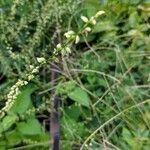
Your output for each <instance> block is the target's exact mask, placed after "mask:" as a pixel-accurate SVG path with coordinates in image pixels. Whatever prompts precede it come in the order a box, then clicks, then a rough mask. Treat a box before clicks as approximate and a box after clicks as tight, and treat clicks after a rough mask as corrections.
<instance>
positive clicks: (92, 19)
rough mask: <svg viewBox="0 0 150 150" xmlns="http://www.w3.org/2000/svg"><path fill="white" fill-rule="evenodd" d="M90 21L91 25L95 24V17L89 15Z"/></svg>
mask: <svg viewBox="0 0 150 150" xmlns="http://www.w3.org/2000/svg"><path fill="white" fill-rule="evenodd" d="M90 22H91V23H92V24H93V25H95V24H96V20H95V18H94V17H91V19H90Z"/></svg>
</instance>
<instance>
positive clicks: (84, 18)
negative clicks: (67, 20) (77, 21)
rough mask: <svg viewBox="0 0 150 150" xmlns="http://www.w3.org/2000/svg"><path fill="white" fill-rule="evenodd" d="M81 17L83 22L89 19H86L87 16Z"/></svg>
mask: <svg viewBox="0 0 150 150" xmlns="http://www.w3.org/2000/svg"><path fill="white" fill-rule="evenodd" d="M81 19H82V20H83V21H84V22H88V21H89V19H88V18H87V17H85V16H81Z"/></svg>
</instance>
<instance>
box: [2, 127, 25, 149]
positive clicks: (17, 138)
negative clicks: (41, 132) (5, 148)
mask: <svg viewBox="0 0 150 150" xmlns="http://www.w3.org/2000/svg"><path fill="white" fill-rule="evenodd" d="M5 136H6V139H7V144H8V145H9V146H15V145H18V144H20V143H21V140H22V137H21V134H20V133H19V132H17V131H16V130H13V131H10V132H8V133H6V135H5Z"/></svg>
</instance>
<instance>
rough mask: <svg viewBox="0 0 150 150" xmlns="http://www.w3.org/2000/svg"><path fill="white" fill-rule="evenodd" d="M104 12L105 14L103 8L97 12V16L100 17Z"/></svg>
mask: <svg viewBox="0 0 150 150" xmlns="http://www.w3.org/2000/svg"><path fill="white" fill-rule="evenodd" d="M102 14H105V11H103V10H101V11H98V12H97V13H96V15H95V17H96V18H97V17H99V16H100V15H102Z"/></svg>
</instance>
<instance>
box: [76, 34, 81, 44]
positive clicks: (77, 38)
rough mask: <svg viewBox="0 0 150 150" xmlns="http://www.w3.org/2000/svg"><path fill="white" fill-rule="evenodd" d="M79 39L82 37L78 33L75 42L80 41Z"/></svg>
mask: <svg viewBox="0 0 150 150" xmlns="http://www.w3.org/2000/svg"><path fill="white" fill-rule="evenodd" d="M79 41H80V37H79V36H78V35H77V36H76V40H75V44H77V43H79Z"/></svg>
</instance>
